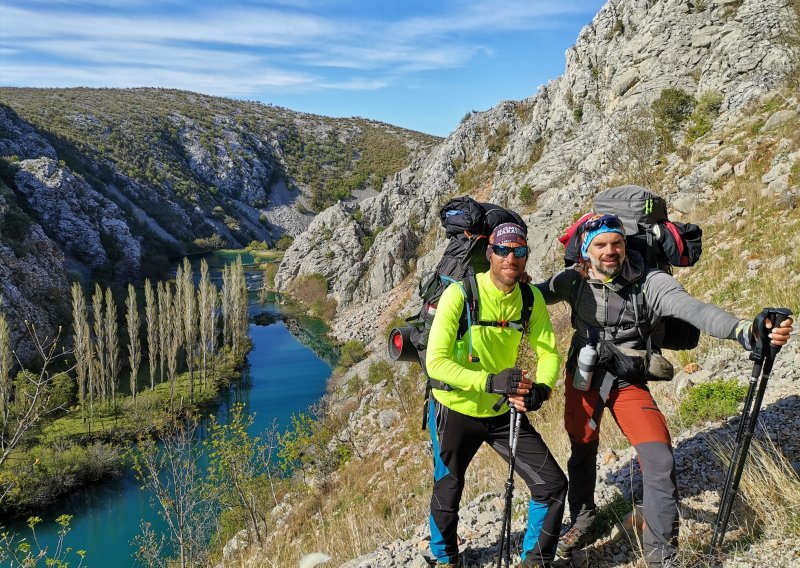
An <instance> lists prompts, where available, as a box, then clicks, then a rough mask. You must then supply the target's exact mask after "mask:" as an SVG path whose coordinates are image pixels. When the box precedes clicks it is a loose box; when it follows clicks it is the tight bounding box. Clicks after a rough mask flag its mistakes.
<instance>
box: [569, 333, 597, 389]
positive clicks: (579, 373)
mask: <svg viewBox="0 0 800 568" xmlns="http://www.w3.org/2000/svg"><path fill="white" fill-rule="evenodd" d="M595 363H597V349H595V348H594V345H592V344H591V343H587V344H586V345H584V346H583V347H581V350H580V351H579V352H578V366H577V367H576V368H575V376H574V377H573V379H572V386H573V387H575V388H576V389H578V390H579V391H588V390H589V387H590V386H592V376H593V375H594V365H595Z"/></svg>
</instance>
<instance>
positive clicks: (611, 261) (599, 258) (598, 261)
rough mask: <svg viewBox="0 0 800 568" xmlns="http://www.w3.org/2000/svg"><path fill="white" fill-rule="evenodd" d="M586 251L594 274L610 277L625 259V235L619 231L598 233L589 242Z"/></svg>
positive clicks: (617, 270)
mask: <svg viewBox="0 0 800 568" xmlns="http://www.w3.org/2000/svg"><path fill="white" fill-rule="evenodd" d="M586 253H587V255H588V256H589V263H590V265H591V268H592V271H593V272H594V273H595V276H598V277H599V276H601V275H602V276H605V277H606V278H611V277H612V276H614V275H616V274H617V272H619V270H620V268H622V261H623V260H625V237H623V236H622V235H620V234H619V233H600V234H599V235H597V236H596V237H594V238H593V239H592V242H591V243H589V248H588V249H587V251H586Z"/></svg>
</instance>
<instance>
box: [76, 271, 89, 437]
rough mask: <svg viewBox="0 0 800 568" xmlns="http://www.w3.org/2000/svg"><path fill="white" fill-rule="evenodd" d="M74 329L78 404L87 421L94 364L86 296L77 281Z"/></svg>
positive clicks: (84, 419)
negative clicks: (90, 369) (89, 384)
mask: <svg viewBox="0 0 800 568" xmlns="http://www.w3.org/2000/svg"><path fill="white" fill-rule="evenodd" d="M72 330H73V336H74V338H75V373H76V374H77V377H78V381H77V382H78V404H79V405H80V407H81V415H82V416H83V421H84V422H86V414H85V409H84V407H85V404H86V387H87V383H88V380H89V367H90V366H91V364H92V344H91V337H90V332H89V322H88V320H87V317H86V298H84V296H83V289H82V288H81V285H80V284H78V283H77V282H75V283H73V284H72Z"/></svg>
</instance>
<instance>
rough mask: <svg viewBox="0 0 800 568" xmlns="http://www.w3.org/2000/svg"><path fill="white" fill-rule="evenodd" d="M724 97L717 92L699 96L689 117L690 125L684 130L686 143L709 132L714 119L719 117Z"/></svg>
mask: <svg viewBox="0 0 800 568" xmlns="http://www.w3.org/2000/svg"><path fill="white" fill-rule="evenodd" d="M723 100H724V96H723V95H722V93H720V92H719V91H708V92H705V93H703V94H702V95H701V96H700V100H698V101H697V106H696V107H695V109H694V112H693V113H692V115H691V116H690V117H689V121H690V122H691V124H690V125H689V128H688V129H687V130H686V141H687V142H688V143H690V144H691V143H692V142H694V141H695V140H697V139H698V138H700V137H701V136H703V135H704V134H706V133H707V132H708V131H709V130H711V125H712V124H713V122H714V119H715V118H717V117H718V116H719V109H720V107H721V106H722V101H723Z"/></svg>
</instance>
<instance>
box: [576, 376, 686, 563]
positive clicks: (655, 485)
mask: <svg viewBox="0 0 800 568" xmlns="http://www.w3.org/2000/svg"><path fill="white" fill-rule="evenodd" d="M599 398H600V393H599V391H596V390H589V391H586V392H583V391H579V390H577V389H575V388H573V387H572V377H571V376H567V381H566V405H565V409H564V425H565V427H566V429H567V433H568V434H569V438H570V442H571V444H572V455H571V456H570V459H569V462H568V463H567V471H568V474H569V493H568V497H567V502H568V503H569V508H570V515H571V516H572V518H573V519H574V518H576V516H577V514H578V512H579V511H580V510H581V509H591V508H593V507H594V506H595V504H594V487H595V483H596V481H597V473H596V464H597V447H598V443H599V439H600V424H599V419H598V425H597V429H595V430H593V429H592V428H590V427H589V419H590V418H591V417H592V415H593V413H594V409H595V406H596V405H597V402H598V400H599ZM605 406H606V407H607V408H608V409H609V411H610V412H611V416H613V417H614V420H615V421H616V423H617V425H618V426H619V428H620V430H622V433H623V434H624V435H625V437H626V438H628V441H630V443H631V445H632V446H633V447H634V448H635V449H636V454H637V457H638V459H639V466H640V467H641V469H642V482H643V486H644V495H643V503H642V505H643V509H644V520H645V529H644V535H643V541H644V552H645V556H646V558H647V561H648V564H653V565H660V564H661V563H662V561H663V560H664V559H666V558H669V557H671V556H673V555H674V554H675V551H676V548H677V540H678V490H677V484H676V480H675V460H674V458H673V455H672V440H671V438H670V435H669V430H668V428H667V422H666V420H665V419H664V415H663V414H662V413H661V411H660V410H659V409H658V406H657V405H656V403H655V401H654V400H653V397H652V395H651V394H650V389H648V388H647V385H646V384H642V385H630V386H626V387H622V388H619V389H616V388H615V389H612V390H611V392H610V394H609V396H608V400H607V401H606V404H605Z"/></svg>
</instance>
